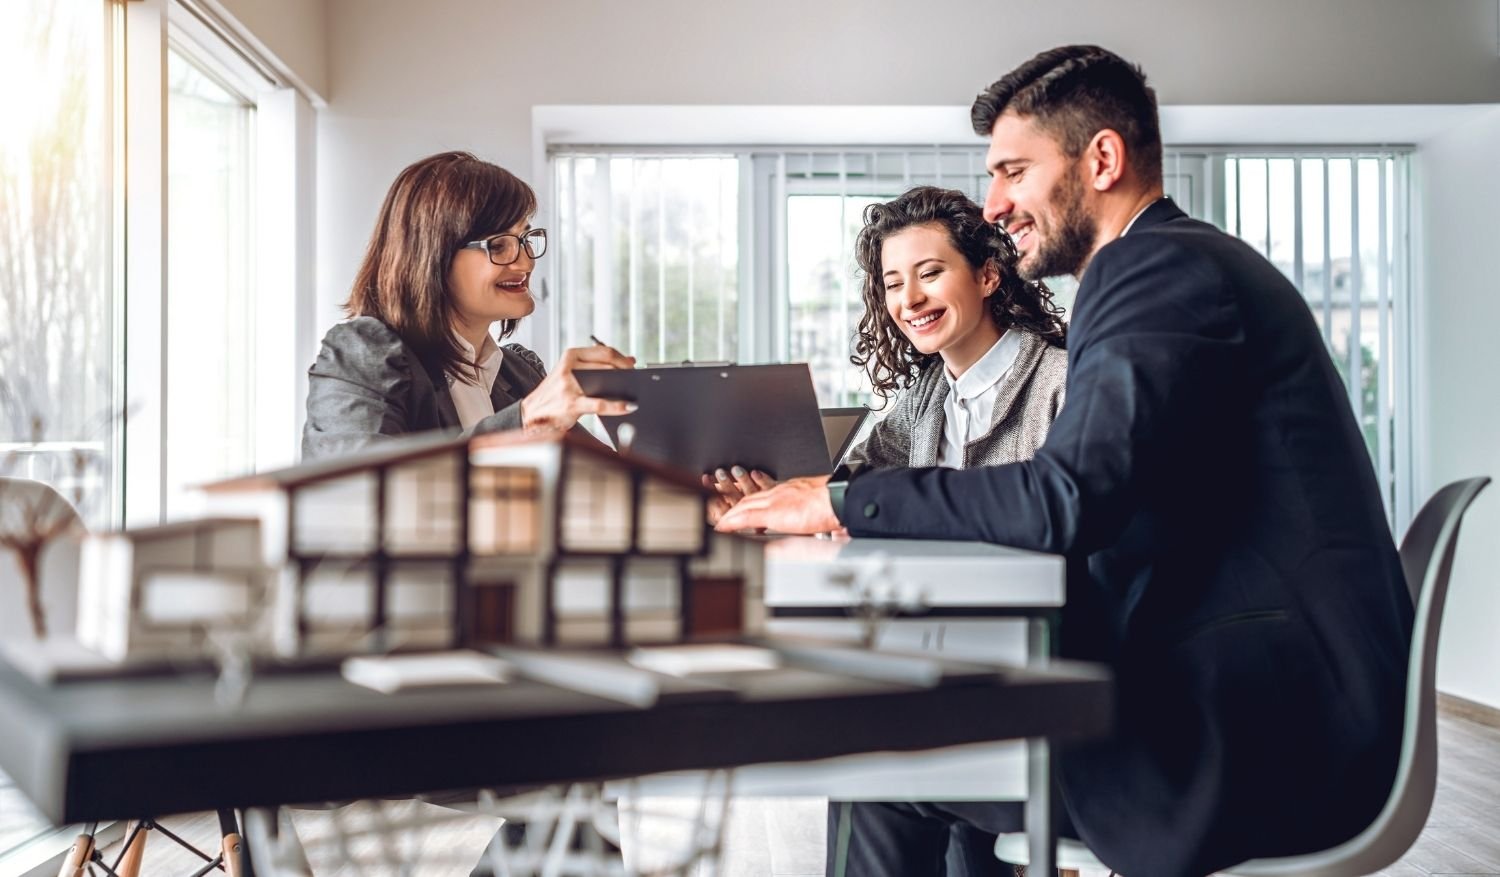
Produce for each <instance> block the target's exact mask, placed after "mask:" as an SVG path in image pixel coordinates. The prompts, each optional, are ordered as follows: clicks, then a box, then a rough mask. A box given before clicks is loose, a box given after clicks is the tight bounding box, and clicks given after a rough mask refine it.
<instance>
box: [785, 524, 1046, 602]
mask: <svg viewBox="0 0 1500 877" xmlns="http://www.w3.org/2000/svg"><path fill="white" fill-rule="evenodd" d="M882 564H885V565H887V568H888V570H889V576H888V579H889V581H890V582H891V583H893V584H894V585H896V586H897V587H898V589H899V593H900V595H901V596H902V598H903V599H911V598H920V600H921V602H923V603H925V604H926V605H927V606H929V607H932V608H935V609H937V608H940V607H943V606H964V607H995V608H997V609H1001V610H1003V609H1006V608H1011V609H1036V608H1056V607H1059V606H1062V604H1063V600H1064V577H1065V576H1064V571H1065V567H1064V561H1063V559H1062V557H1060V556H1058V555H1055V554H1041V553H1039V552H1035V551H1023V550H1022V549H1019V548H1006V547H1004V546H1001V545H987V544H985V543H982V542H939V541H928V540H919V539H846V540H839V539H820V538H816V537H812V536H790V537H785V538H781V539H776V540H774V541H772V542H771V543H770V544H769V545H767V546H766V605H767V606H769V607H771V608H772V609H777V608H782V607H787V608H793V607H796V608H805V607H830V608H831V607H841V606H848V605H849V604H850V603H851V602H852V600H853V597H852V594H851V592H850V590H849V589H848V588H846V587H843V586H841V585H839V584H837V583H836V582H835V581H834V578H835V577H837V576H839V575H840V574H847V573H853V574H855V575H861V574H863V575H872V574H874V571H875V570H876V569H878V568H880V566H881V565H882ZM997 614H1004V612H1003V611H1001V612H998V613H997Z"/></svg>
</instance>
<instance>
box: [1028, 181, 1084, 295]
mask: <svg viewBox="0 0 1500 877" xmlns="http://www.w3.org/2000/svg"><path fill="white" fill-rule="evenodd" d="M1053 201H1054V203H1055V204H1057V206H1058V208H1059V209H1058V211H1057V215H1058V223H1057V228H1055V229H1053V230H1052V233H1051V234H1049V235H1048V236H1047V237H1045V238H1043V239H1042V240H1041V242H1040V243H1038V244H1037V249H1036V252H1035V253H1034V254H1033V255H1032V256H1031V258H1030V259H1027V258H1024V257H1023V258H1022V259H1021V261H1020V263H1019V264H1018V265H1017V266H1016V267H1017V269H1018V270H1019V272H1020V274H1021V277H1023V278H1024V279H1026V280H1033V281H1034V280H1041V279H1042V278H1044V277H1061V276H1062V275H1064V274H1071V275H1073V276H1075V277H1077V276H1079V275H1081V274H1082V273H1083V269H1084V267H1085V266H1086V265H1087V264H1088V260H1089V256H1090V255H1092V254H1093V252H1094V241H1095V240H1096V239H1097V238H1098V236H1099V225H1098V223H1097V222H1095V221H1094V217H1093V216H1091V215H1090V214H1089V213H1088V212H1087V211H1085V210H1084V209H1083V181H1082V180H1080V179H1078V177H1077V176H1076V175H1074V174H1068V175H1066V176H1064V177H1063V179H1062V182H1061V183H1060V184H1059V186H1058V192H1057V196H1056V197H1055V198H1054V199H1053Z"/></svg>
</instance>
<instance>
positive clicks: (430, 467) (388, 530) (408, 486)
mask: <svg viewBox="0 0 1500 877" xmlns="http://www.w3.org/2000/svg"><path fill="white" fill-rule="evenodd" d="M459 464H460V461H459V459H458V457H457V456H455V455H452V454H444V455H440V456H437V457H434V458H432V459H429V460H419V461H414V462H410V463H403V464H400V465H398V466H393V467H392V468H391V469H390V470H389V471H388V472H387V474H386V487H385V547H386V549H387V550H389V551H391V552H392V553H396V554H446V553H451V552H454V551H457V550H458V548H459V538H458V533H459V519H458V516H459V511H460V509H461V506H460V505H459V501H460V500H459V489H458V488H459V485H458V478H459V475H458V470H459Z"/></svg>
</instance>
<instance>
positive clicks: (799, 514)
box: [714, 475, 842, 534]
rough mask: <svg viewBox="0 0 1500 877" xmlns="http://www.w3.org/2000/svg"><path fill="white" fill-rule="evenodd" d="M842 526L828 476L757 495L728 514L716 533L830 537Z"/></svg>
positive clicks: (784, 484)
mask: <svg viewBox="0 0 1500 877" xmlns="http://www.w3.org/2000/svg"><path fill="white" fill-rule="evenodd" d="M841 526H842V525H841V524H839V519H838V517H837V516H835V515H834V513H833V504H832V503H831V502H829V500H828V476H827V475H819V476H817V477H815V478H793V479H792V480H790V481H785V482H782V483H781V484H778V485H776V486H775V487H773V488H771V489H770V490H766V491H762V492H760V493H754V494H751V495H750V496H747V497H745V498H744V499H742V500H740V501H739V502H737V503H735V504H734V507H733V508H731V509H729V510H728V511H726V512H724V515H723V517H721V518H719V522H718V524H716V525H715V526H714V529H716V530H718V531H719V532H721V533H731V532H734V531H735V530H770V531H771V532H774V533H801V534H808V533H828V532H831V531H833V530H837V529H839V528H840V527H841Z"/></svg>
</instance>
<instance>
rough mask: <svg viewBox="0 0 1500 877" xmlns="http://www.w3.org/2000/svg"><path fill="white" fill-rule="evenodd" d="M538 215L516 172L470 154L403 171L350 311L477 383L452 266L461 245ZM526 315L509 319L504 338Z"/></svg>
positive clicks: (357, 279) (384, 207) (378, 224)
mask: <svg viewBox="0 0 1500 877" xmlns="http://www.w3.org/2000/svg"><path fill="white" fill-rule="evenodd" d="M535 212H536V193H535V192H533V191H532V190H531V187H530V186H528V185H526V184H525V183H524V182H522V181H521V180H520V178H518V177H517V176H516V175H515V174H512V173H511V172H510V171H507V170H506V169H505V168H502V167H500V166H498V165H494V164H490V163H489V162H487V161H481V160H479V159H478V158H475V157H474V156H473V155H471V154H470V153H467V152H444V153H440V154H438V155H432V156H428V157H427V158H424V159H422V160H421V161H418V162H415V163H413V164H411V165H409V166H408V167H407V168H406V169H405V170H403V171H401V173H399V174H397V175H396V181H395V182H393V183H391V189H390V191H389V192H387V193H386V195H385V203H383V204H381V205H380V214H379V216H378V217H377V218H376V220H375V232H374V234H372V235H371V236H370V245H369V246H368V247H367V248H366V249H365V257H364V261H363V262H362V263H361V264H360V266H359V273H357V274H356V275H355V276H354V288H353V289H352V290H351V291H350V293H349V300H348V301H347V302H345V303H344V311H345V312H346V313H347V314H348V315H349V316H351V317H361V316H369V317H374V318H376V319H378V320H380V321H381V322H382V323H385V324H386V325H387V326H389V327H390V328H391V330H392V331H394V332H395V333H396V334H397V335H399V336H400V337H401V340H402V341H404V342H406V344H408V345H409V346H410V347H412V348H413V349H414V350H415V351H416V352H417V355H418V356H419V357H421V358H422V359H423V360H424V361H426V362H427V363H429V364H431V365H435V366H441V368H442V370H443V372H444V373H446V374H448V375H449V376H451V377H453V378H456V379H458V380H463V381H467V382H469V383H474V382H476V381H477V380H478V366H477V364H476V363H473V362H470V361H469V360H468V359H467V358H466V357H465V355H464V352H463V348H461V347H460V346H459V344H458V341H457V339H455V338H454V337H453V328H452V325H453V302H452V300H451V297H450V296H449V294H448V269H449V268H450V267H451V266H452V264H453V257H454V256H455V255H456V254H457V253H458V251H459V248H460V247H462V246H463V245H464V244H466V243H468V242H469V241H473V240H479V239H481V238H484V237H486V236H488V235H492V234H495V233H496V232H499V231H503V230H505V229H508V228H510V227H511V226H513V225H515V224H516V223H518V222H520V221H521V220H523V219H525V218H526V217H528V216H531V215H532V214H533V213H535ZM518 322H519V320H505V321H503V323H502V324H501V332H500V337H501V338H504V337H506V336H507V335H509V334H511V333H512V332H514V331H515V330H516V324H517V323H518Z"/></svg>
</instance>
